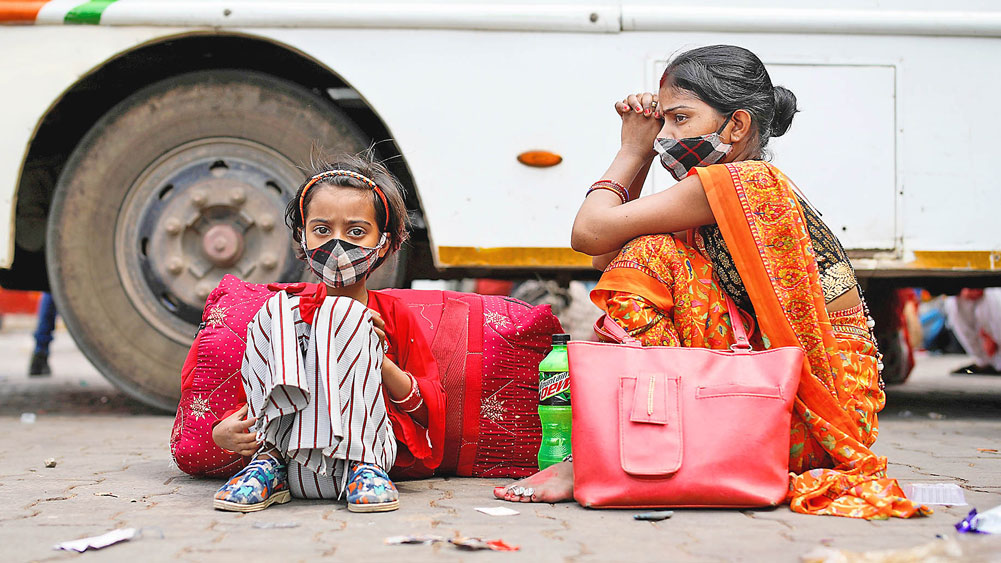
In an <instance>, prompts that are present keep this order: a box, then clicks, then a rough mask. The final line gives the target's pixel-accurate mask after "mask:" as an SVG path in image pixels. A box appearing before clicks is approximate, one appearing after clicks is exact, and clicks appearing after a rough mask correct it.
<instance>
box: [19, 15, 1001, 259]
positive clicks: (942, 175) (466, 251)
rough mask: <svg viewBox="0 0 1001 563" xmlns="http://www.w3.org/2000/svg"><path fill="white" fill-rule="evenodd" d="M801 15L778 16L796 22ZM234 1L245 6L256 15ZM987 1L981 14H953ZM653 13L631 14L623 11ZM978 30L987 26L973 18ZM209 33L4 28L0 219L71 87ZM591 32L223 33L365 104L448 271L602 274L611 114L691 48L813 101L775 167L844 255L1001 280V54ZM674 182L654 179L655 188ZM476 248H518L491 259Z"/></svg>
mask: <svg viewBox="0 0 1001 563" xmlns="http://www.w3.org/2000/svg"><path fill="white" fill-rule="evenodd" d="M304 4H308V3H304ZM502 4H503V3H502ZM733 4H734V5H735V6H737V7H749V6H750V5H751V4H753V3H750V2H733ZM793 4H795V3H792V4H791V3H789V2H775V3H773V5H774V7H776V9H789V10H792V11H795V10H793ZM898 4H899V5H898ZM910 4H911V3H899V2H898V3H895V4H892V5H891V6H890V8H893V9H899V10H903V9H905V8H906V7H907V6H909V5H910ZM927 4H928V5H931V3H927ZM220 5H221V4H220ZM232 5H234V6H237V8H234V11H238V10H239V6H240V5H241V3H239V2H237V3H233V4H232ZM755 5H756V4H755ZM872 5H873V3H872V2H861V1H859V2H853V3H849V4H848V5H847V7H848V8H853V9H870V8H871V6H872ZM922 5H924V4H922ZM53 6H56V3H53ZM139 6H140V3H138V2H133V1H131V0H121V1H120V2H119V3H116V4H112V5H111V6H110V7H109V8H108V9H107V10H106V14H105V15H106V17H107V18H109V20H112V21H113V20H114V18H112V15H113V14H114V13H115V12H114V11H115V10H123V11H122V12H121V13H120V15H121V14H125V13H126V12H125V11H124V10H126V8H129V9H130V10H131V11H132V13H134V12H135V11H136V10H138V9H139ZM983 6H984V4H982V3H977V2H965V3H960V4H958V5H957V7H956V9H970V10H973V9H981V10H982V9H983ZM564 7H565V6H564ZM509 8H510V6H509ZM598 8H601V9H602V10H605V9H607V8H608V5H607V4H606V5H604V6H603V7H602V6H598ZM654 8H656V6H654V3H648V2H629V3H625V4H624V5H623V7H622V10H623V12H622V13H623V14H627V13H629V12H628V11H629V10H630V9H634V10H638V11H636V12H634V13H638V14H642V13H643V12H642V10H644V9H647V10H651V9H654ZM161 9H165V8H162V7H161ZM596 9H597V8H596ZM658 9H659V8H658ZM44 11H45V9H43V13H44ZM50 11H51V12H52V13H53V14H57V13H58V11H57V10H55V7H53V8H52V9H51V10H50ZM567 13H570V12H567ZM915 13H917V14H918V15H919V16H920V15H921V14H922V12H921V11H920V10H916V11H915ZM602 14H605V12H602ZM571 15H572V16H573V18H576V19H579V18H578V17H577V16H578V14H577V13H576V12H574V13H572V14H571ZM842 15H843V14H842ZM995 15H996V12H987V11H985V12H984V13H983V14H982V16H981V18H980V19H983V20H984V21H987V22H988V23H989V20H990V18H992V17H994V16H995ZM560 17H562V16H560ZM567 17H568V18H569V17H571V16H567ZM969 17H970V18H973V19H977V15H976V14H975V13H972V12H971V13H970V14H969ZM123 18H124V16H123ZM576 19H574V21H576ZM119 21H120V22H124V23H127V22H128V21H130V20H128V19H127V18H126V19H121V20H119ZM470 21H471V20H470ZM519 21H520V20H519ZM554 21H555V20H554ZM630 21H633V20H628V18H626V17H625V16H623V20H622V26H623V27H624V28H626V29H629V28H630V26H633V27H637V28H639V27H642V26H635V25H634V24H631V23H629V22H630ZM102 23H106V22H104V21H103V20H102ZM432 23H433V22H432ZM456 25H458V24H456ZM463 25H464V24H463ZM505 25H507V27H516V26H517V25H521V24H520V23H518V22H515V23H513V24H512V23H508V24H505ZM546 25H548V24H546ZM553 25H555V24H553ZM567 25H569V24H567ZM574 25H577V24H574ZM651 25H652V24H651ZM887 25H889V24H887ZM984 25H987V24H984ZM429 26H430V24H429ZM430 27H433V26H430ZM526 27H527V28H529V29H530V28H531V26H530V25H526ZM536 27H538V26H536ZM557 27H558V26H557ZM662 27H663V26H662ZM582 29H584V30H586V29H587V28H586V27H585V28H582ZM196 30H197V31H203V32H204V31H207V30H206V29H205V28H194V27H192V28H174V27H162V26H155V27H143V26H131V25H116V26H110V27H109V26H99V27H97V26H61V27H56V26H34V27H4V28H3V29H2V30H0V31H2V32H0V53H4V54H5V56H3V57H0V73H2V75H3V76H5V77H6V78H7V82H8V84H9V85H11V86H12V87H8V88H4V89H2V90H0V107H3V108H4V110H3V111H2V112H0V115H2V117H0V130H2V131H4V134H3V135H2V138H0V149H5V150H2V151H0V216H6V217H10V218H11V219H13V209H14V205H15V202H14V198H15V191H16V186H17V184H18V178H19V174H20V172H21V170H22V166H23V164H24V159H25V154H26V151H27V148H28V146H29V143H30V140H31V138H32V135H33V132H34V131H35V129H36V127H37V126H38V125H39V123H40V121H41V120H42V118H43V117H44V115H45V112H46V111H47V110H48V109H49V108H50V107H51V106H52V105H53V104H54V103H55V102H56V101H57V100H58V98H59V97H60V95H61V94H62V93H63V92H65V91H66V90H67V89H69V88H70V87H72V85H73V84H74V83H75V82H76V81H77V80H78V79H79V78H80V77H81V76H83V75H85V74H86V73H88V72H90V71H91V70H93V69H94V68H96V67H98V66H100V65H101V64H102V63H103V62H104V61H106V60H108V59H109V58H111V57H113V56H114V55H115V54H117V53H120V52H123V51H126V50H128V49H130V48H133V47H135V46H137V45H141V44H143V43H146V42H149V41H154V40H158V39H160V38H166V37H171V36H176V35H177V34H178V33H183V32H185V31H196ZM584 30H573V31H554V32H539V31H531V30H530V31H516V30H501V31H475V30H461V29H459V30H457V29H367V28H363V29H332V28H329V27H317V28H292V27H276V28H267V27H259V26H256V25H255V26H252V27H245V28H228V29H226V30H225V31H227V32H230V31H231V32H234V33H240V34H241V35H245V36H251V37H260V38H262V39H263V40H268V41H274V42H276V43H278V44H281V45H286V46H289V47H291V48H293V49H295V50H298V51H300V52H302V53H303V54H304V55H306V56H308V57H311V58H313V59H315V60H316V61H318V62H320V63H321V64H322V65H324V66H326V67H327V68H329V69H330V70H331V71H333V72H335V73H336V74H337V75H338V76H340V77H341V78H343V79H344V80H345V81H346V82H347V83H348V84H349V85H350V86H351V87H352V88H354V89H355V90H357V92H358V93H359V94H360V96H361V97H362V98H363V99H364V100H365V102H366V103H367V104H368V105H369V106H370V107H371V108H372V109H373V111H374V112H375V113H376V114H377V115H378V116H379V117H380V118H381V120H382V121H383V122H384V123H385V124H386V125H387V127H388V129H389V131H390V134H391V135H392V137H393V138H394V139H395V140H396V142H397V144H398V146H399V147H400V150H401V152H402V154H403V157H404V158H405V159H406V162H407V164H408V166H409V167H410V169H411V171H412V172H413V176H414V181H415V185H416V188H417V190H418V192H419V194H420V198H421V201H422V205H423V208H424V212H425V215H426V220H427V223H428V226H429V232H430V236H431V242H432V249H433V250H434V252H435V256H436V260H437V262H438V265H439V266H441V267H461V266H483V265H486V266H487V267H510V266H519V265H521V266H524V265H533V264H534V265H542V266H549V267H581V266H584V265H586V260H585V259H584V258H583V257H580V256H578V255H575V254H574V253H572V252H570V251H569V250H567V249H566V247H567V246H568V239H569V232H570V227H571V224H572V220H573V215H574V213H575V211H576V209H577V207H578V205H579V202H580V200H581V198H582V197H583V195H584V192H585V190H586V189H587V186H589V185H590V183H591V182H593V181H594V180H596V179H598V178H600V176H601V174H602V172H603V171H604V170H605V168H606V166H607V165H608V163H609V162H610V160H611V158H612V156H613V155H614V154H615V151H616V150H617V148H618V118H617V116H616V115H615V112H614V110H613V109H612V104H613V102H614V101H615V100H618V99H621V98H622V97H623V96H625V95H626V94H628V93H631V92H640V91H651V90H656V87H657V81H658V78H659V74H660V70H661V69H662V68H663V65H664V62H665V60H666V58H667V57H669V56H670V55H671V54H672V53H674V52H677V51H680V50H683V49H685V48H689V47H693V46H698V45H705V44H712V43H733V44H738V45H741V46H744V47H747V48H749V49H750V50H752V51H754V52H755V53H756V54H758V55H759V56H760V57H761V58H762V60H763V61H764V62H765V63H766V65H768V67H769V69H770V71H771V72H772V75H773V79H774V81H775V83H776V84H784V85H787V86H789V87H790V89H792V91H793V92H794V93H796V94H797V95H798V97H799V105H800V108H801V110H802V113H800V114H799V115H798V116H797V117H796V119H794V121H793V125H792V128H791V129H790V131H789V133H788V134H787V135H785V136H783V137H781V138H778V139H775V140H774V141H773V145H772V149H773V152H774V162H775V163H776V164H777V165H778V166H779V167H780V168H782V169H783V170H784V171H785V172H787V173H788V174H789V176H790V177H791V178H792V179H793V180H794V182H795V183H796V184H797V185H798V186H799V187H800V188H801V190H802V191H803V192H804V194H805V195H806V197H807V198H808V199H809V200H810V201H811V202H812V203H813V204H815V205H816V206H817V207H818V208H819V209H820V210H821V211H822V212H823V213H824V219H825V221H827V222H828V223H829V224H830V225H831V226H832V228H834V229H835V230H836V231H838V234H839V236H840V237H841V238H842V240H843V242H844V243H845V246H846V247H848V248H849V249H850V250H857V251H863V252H864V254H865V256H867V257H869V258H870V260H869V261H865V260H862V261H861V262H860V263H861V264H862V265H863V267H871V268H877V269H878V268H881V267H895V268H898V267H904V268H906V267H908V266H907V265H908V264H914V263H918V262H920V261H917V262H915V257H916V256H921V255H922V253H928V252H947V253H956V254H955V255H956V256H960V253H963V252H967V253H971V252H972V253H981V254H983V253H986V254H985V255H986V256H988V257H989V258H990V257H992V256H993V255H994V254H999V256H998V259H997V261H996V262H997V265H996V266H995V265H994V264H995V261H994V260H993V258H990V259H988V260H987V261H986V262H981V261H977V262H976V264H978V266H976V267H977V268H981V269H983V267H982V266H979V264H987V266H986V267H987V268H988V269H991V270H993V269H995V268H997V269H1001V228H998V227H997V226H996V225H995V224H994V221H993V213H995V212H996V211H995V210H997V209H999V208H1001V190H998V186H997V184H998V182H997V180H996V174H995V170H994V161H995V159H994V154H993V153H994V152H995V150H994V148H993V144H992V142H991V140H992V139H993V134H994V132H995V131H997V130H999V127H1001V114H998V113H997V112H994V111H992V107H991V106H990V104H989V100H990V97H991V96H992V95H993V92H996V91H997V90H998V86H999V85H1001V84H999V82H1001V63H999V62H998V61H1001V39H997V38H993V37H959V36H951V37H930V36H912V35H899V34H890V33H889V32H887V34H885V35H865V34H840V35H839V34H835V33H765V32H749V33H739V34H734V33H725V32H719V31H698V32H681V31H670V30H661V31H628V30H627V31H623V32H621V33H608V32H607V29H604V28H596V29H594V30H593V31H595V32H588V31H584ZM981 31H983V30H981ZM8 54H16V56H6V55H8ZM539 149H541V150H549V151H552V152H555V153H557V154H560V155H561V156H562V157H563V162H562V163H561V164H560V165H558V166H555V167H553V168H545V169H538V168H529V167H526V166H524V165H522V164H520V163H518V162H517V160H516V156H517V155H518V154H519V153H521V152H524V151H527V150H539ZM671 183H672V181H671V179H670V177H669V176H668V175H667V174H666V173H664V172H663V171H662V170H659V169H657V167H656V166H655V170H654V172H653V174H652V175H651V181H650V185H649V186H648V189H650V190H660V189H669V188H668V186H669V185H670V184H671ZM13 229H14V221H13V220H11V221H10V226H9V229H6V230H3V231H0V232H2V233H3V234H2V235H0V266H8V267H9V266H10V263H11V260H12V256H13V255H12V250H13V240H14V239H13V237H14V232H13ZM4 237H5V238H4ZM479 249H501V250H504V251H503V252H494V253H493V254H490V256H492V258H489V257H488V258H484V257H485V256H487V255H486V254H483V253H482V252H480V251H479ZM546 249H552V250H553V253H552V254H551V256H550V258H546V259H544V260H542V261H541V262H539V261H538V260H536V262H532V258H531V255H532V254H533V253H535V254H538V253H540V252H542V253H543V254H544V253H545V252H546ZM547 256H549V255H547ZM978 256H979V254H978ZM482 260H486V262H482ZM978 260H979V259H978ZM478 261H479V262H478ZM519 261H520V262H519ZM939 264H940V265H941V264H942V263H939ZM945 264H948V262H946V263H945ZM960 265H961V264H960Z"/></svg>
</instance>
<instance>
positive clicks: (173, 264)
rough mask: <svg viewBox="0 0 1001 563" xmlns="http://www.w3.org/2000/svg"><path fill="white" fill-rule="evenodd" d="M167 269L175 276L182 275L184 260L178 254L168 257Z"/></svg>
mask: <svg viewBox="0 0 1001 563" xmlns="http://www.w3.org/2000/svg"><path fill="white" fill-rule="evenodd" d="M167 271H168V272H170V273H171V274H174V275H175V276H177V275H180V273H181V272H183V271H184V260H181V259H180V258H178V257H176V256H172V257H170V258H168V259H167Z"/></svg>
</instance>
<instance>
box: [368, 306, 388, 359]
mask: <svg viewBox="0 0 1001 563" xmlns="http://www.w3.org/2000/svg"><path fill="white" fill-rule="evenodd" d="M369 313H371V314H372V327H373V329H374V330H375V334H376V335H378V336H379V342H381V343H382V349H383V351H385V350H389V339H388V338H387V337H386V321H385V320H383V318H382V315H380V314H379V313H378V312H377V311H373V310H371V309H369Z"/></svg>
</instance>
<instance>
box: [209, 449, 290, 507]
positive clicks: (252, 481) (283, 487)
mask: <svg viewBox="0 0 1001 563" xmlns="http://www.w3.org/2000/svg"><path fill="white" fill-rule="evenodd" d="M291 498H292V495H291V493H289V490H288V473H287V472H286V470H285V465H284V464H283V463H281V462H280V461H277V460H275V459H272V458H270V457H261V458H257V459H255V460H253V461H251V462H250V464H249V465H247V467H244V468H243V469H242V470H240V472H239V473H237V474H236V475H233V477H232V478H231V479H230V480H229V482H228V483H226V484H225V485H223V486H222V488H221V489H219V490H218V491H216V494H215V498H214V499H213V500H212V506H213V507H215V508H217V509H219V510H230V511H235V512H255V511H258V510H264V509H265V508H267V507H269V506H271V505H272V504H274V503H278V504H283V503H286V502H288V501H289V500H291Z"/></svg>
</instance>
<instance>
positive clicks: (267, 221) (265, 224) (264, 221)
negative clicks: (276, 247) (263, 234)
mask: <svg viewBox="0 0 1001 563" xmlns="http://www.w3.org/2000/svg"><path fill="white" fill-rule="evenodd" d="M257 223H258V224H259V225H260V226H261V229H263V230H265V231H270V230H271V229H273V228H275V218H274V217H272V216H270V215H265V216H264V217H261V218H260V220H258V222H257Z"/></svg>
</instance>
